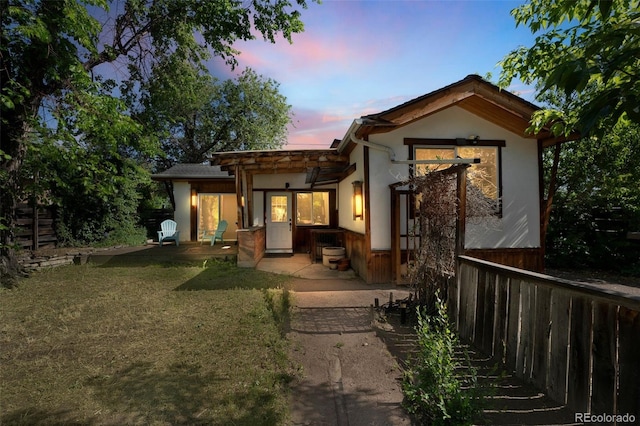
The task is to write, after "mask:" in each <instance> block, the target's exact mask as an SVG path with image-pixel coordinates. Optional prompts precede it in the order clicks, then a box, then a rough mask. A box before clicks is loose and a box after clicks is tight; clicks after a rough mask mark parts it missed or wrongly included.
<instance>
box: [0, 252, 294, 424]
mask: <svg viewBox="0 0 640 426" xmlns="http://www.w3.org/2000/svg"><path fill="white" fill-rule="evenodd" d="M286 286H287V278H286V277H283V276H278V275H273V274H268V273H264V272H260V271H255V270H252V269H239V268H236V267H235V266H233V265H231V264H228V263H222V262H215V263H213V264H210V265H206V267H202V266H200V267H198V266H178V265H166V264H165V265H154V266H148V265H147V266H138V267H136V266H127V267H99V266H96V265H91V264H88V265H82V266H66V267H60V268H56V269H52V270H48V271H44V272H39V273H35V274H33V275H32V276H31V277H30V278H28V279H26V280H24V281H23V282H22V283H21V285H20V286H19V287H18V288H17V289H12V290H6V289H3V290H1V291H0V303H1V305H2V308H1V310H0V345H1V347H2V349H1V352H0V363H1V365H0V386H1V388H0V410H1V412H0V416H1V417H0V424H3V425H5V424H6V425H9V424H24V425H37V424H42V425H44V424H47V425H50V424H91V425H107V424H108V425H115V424H145V425H147V424H149V425H176V424H212V425H217V424H219V425H230V424H234V425H245V424H246V425H258V424H261V425H280V424H285V423H286V422H287V420H288V404H287V383H288V381H289V380H291V379H292V378H293V377H294V375H295V374H297V371H296V368H295V366H293V365H292V364H291V363H290V361H289V359H288V358H287V342H286V339H285V338H284V336H283V330H284V327H285V325H286V321H287V320H288V309H289V306H290V301H289V292H288V291H287V289H286Z"/></svg>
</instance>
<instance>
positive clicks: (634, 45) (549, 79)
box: [500, 0, 640, 134]
mask: <svg viewBox="0 0 640 426" xmlns="http://www.w3.org/2000/svg"><path fill="white" fill-rule="evenodd" d="M512 14H513V16H514V18H515V20H516V24H517V25H526V26H528V27H529V28H530V29H531V32H532V33H534V34H535V33H537V34H538V35H537V37H536V40H535V43H534V45H533V46H531V47H529V48H526V47H520V48H518V49H516V50H514V51H512V52H511V53H509V54H508V55H507V56H506V57H505V58H504V59H503V60H502V63H501V65H502V68H503V72H502V75H501V78H500V84H501V85H502V86H503V87H506V86H508V85H509V83H510V82H511V80H512V79H513V78H516V77H518V78H520V79H521V80H522V81H524V82H525V83H527V84H532V83H536V84H537V85H538V86H539V87H540V89H541V92H542V93H544V92H546V91H548V90H555V91H559V92H561V93H563V94H564V96H565V97H566V100H567V102H568V105H567V108H566V109H563V110H559V109H547V110H544V111H541V112H540V113H538V115H537V116H536V117H535V120H534V122H533V123H532V124H533V126H532V128H533V130H539V129H540V128H541V127H542V126H543V125H546V124H548V123H551V122H555V123H556V124H555V125H554V129H553V130H554V132H555V133H556V134H569V133H571V132H572V131H573V130H574V129H578V130H580V131H581V132H582V134H587V133H589V132H591V131H602V130H603V129H604V128H603V127H602V126H599V124H602V123H607V125H608V126H609V127H610V126H613V125H615V124H616V123H617V122H619V121H621V120H622V121H624V120H627V119H628V120H632V121H634V122H636V123H638V122H640V109H638V104H639V103H640V86H639V85H638V84H637V82H638V81H639V80H640V74H639V72H638V71H639V70H640V55H639V53H640V26H639V25H638V22H639V20H640V2H639V1H638V0H612V1H600V0H578V1H561V2H558V1H554V0H533V1H531V2H527V3H526V4H523V5H522V6H520V7H518V8H516V9H514V10H513V11H512Z"/></svg>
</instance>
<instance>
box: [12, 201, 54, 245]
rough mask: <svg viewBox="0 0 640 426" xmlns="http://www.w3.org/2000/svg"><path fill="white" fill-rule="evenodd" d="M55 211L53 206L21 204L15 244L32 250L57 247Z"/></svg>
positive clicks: (18, 212)
mask: <svg viewBox="0 0 640 426" xmlns="http://www.w3.org/2000/svg"><path fill="white" fill-rule="evenodd" d="M54 210H55V209H54V207H53V206H43V205H37V206H35V207H34V206H33V205H29V204H19V205H18V208H17V210H16V215H17V217H16V222H15V224H16V228H15V229H14V237H15V243H16V244H17V245H19V246H20V247H22V248H25V249H31V250H37V249H39V248H43V247H53V246H55V245H56V243H57V241H58V237H57V235H56V231H55V228H54Z"/></svg>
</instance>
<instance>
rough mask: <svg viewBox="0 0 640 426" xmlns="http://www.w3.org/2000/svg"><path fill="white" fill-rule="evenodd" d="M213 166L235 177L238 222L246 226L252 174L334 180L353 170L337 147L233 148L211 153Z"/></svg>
mask: <svg viewBox="0 0 640 426" xmlns="http://www.w3.org/2000/svg"><path fill="white" fill-rule="evenodd" d="M210 161H211V165H212V166H220V168H221V169H222V170H224V171H227V172H229V174H230V175H233V176H235V184H236V196H237V198H238V224H241V227H242V228H245V227H246V226H247V225H248V224H249V218H250V217H253V197H252V194H253V180H254V176H255V175H259V174H270V173H306V183H307V184H310V185H311V187H312V188H313V187H314V186H315V185H321V184H329V183H336V182H339V181H341V180H342V179H344V178H345V177H347V176H349V175H350V174H351V173H353V172H354V171H355V169H356V167H355V164H349V155H348V153H339V152H338V150H337V149H323V150H291V151H280V150H277V151H276V150H268V151H233V152H219V153H216V154H213V155H212V157H211V159H210Z"/></svg>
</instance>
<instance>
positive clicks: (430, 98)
mask: <svg viewBox="0 0 640 426" xmlns="http://www.w3.org/2000/svg"><path fill="white" fill-rule="evenodd" d="M452 106H458V107H460V108H463V109H465V110H467V111H469V112H471V113H472V114H475V115H477V116H479V117H481V118H483V119H485V120H487V121H489V122H491V123H493V124H495V125H497V126H500V127H502V128H504V129H507V130H509V131H511V132H513V133H515V134H517V135H518V136H520V137H524V138H529V139H538V140H542V141H543V145H545V146H548V145H553V144H555V143H557V142H559V141H561V140H560V139H558V138H556V137H554V136H553V134H552V133H551V132H550V130H549V128H544V129H543V130H542V131H541V132H540V133H538V134H535V135H534V134H530V133H528V132H527V128H528V127H529V122H530V121H531V115H532V114H533V113H534V112H535V111H537V110H538V109H540V108H539V107H538V106H536V105H534V104H532V103H531V102H529V101H527V100H525V99H522V98H521V97H519V96H516V95H514V94H513V93H510V92H508V91H506V90H502V89H500V88H499V87H498V86H496V85H494V84H491V83H489V82H488V81H486V80H484V79H483V78H482V77H480V76H478V75H473V74H472V75H468V76H467V77H465V78H464V79H462V80H460V81H458V82H455V83H453V84H451V85H449V86H445V87H443V88H441V89H438V90H435V91H433V92H431V93H428V94H426V95H423V96H420V97H418V98H415V99H412V100H410V101H408V102H405V103H403V104H401V105H398V106H396V107H393V108H391V109H388V110H386V111H382V112H379V113H377V114H369V115H365V116H362V117H361V119H360V120H358V122H359V126H358V129H357V131H356V134H355V136H356V137H358V138H365V137H366V136H368V135H370V134H375V133H386V132H390V131H393V130H395V129H397V128H399V127H401V126H405V125H407V124H410V123H413V122H415V121H417V120H420V119H422V118H424V117H427V116H429V115H432V114H435V113H437V112H439V111H442V110H444V109H446V108H450V107H452ZM345 144H346V141H345V143H344V144H342V146H341V148H343V149H344V145H345Z"/></svg>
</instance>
